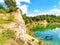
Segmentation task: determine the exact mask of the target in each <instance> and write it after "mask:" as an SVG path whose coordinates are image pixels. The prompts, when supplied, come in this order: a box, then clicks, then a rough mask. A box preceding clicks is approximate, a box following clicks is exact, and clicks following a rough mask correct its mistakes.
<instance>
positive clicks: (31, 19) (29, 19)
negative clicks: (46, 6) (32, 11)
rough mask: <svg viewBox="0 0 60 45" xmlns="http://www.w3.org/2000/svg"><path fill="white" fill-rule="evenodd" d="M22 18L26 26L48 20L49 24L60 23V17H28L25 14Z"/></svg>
mask: <svg viewBox="0 0 60 45" xmlns="http://www.w3.org/2000/svg"><path fill="white" fill-rule="evenodd" d="M22 16H23V19H24V21H25V23H26V24H28V23H32V22H38V21H44V20H46V21H47V22H48V23H54V22H57V23H60V16H56V15H48V14H46V15H38V16H34V17H28V16H26V14H23V15H22Z"/></svg>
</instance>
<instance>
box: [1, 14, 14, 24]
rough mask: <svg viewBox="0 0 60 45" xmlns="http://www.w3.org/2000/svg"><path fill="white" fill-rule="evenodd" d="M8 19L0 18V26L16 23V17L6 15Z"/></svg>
mask: <svg viewBox="0 0 60 45" xmlns="http://www.w3.org/2000/svg"><path fill="white" fill-rule="evenodd" d="M5 16H6V18H7V19H3V18H2V17H0V24H5V23H11V22H14V20H15V19H14V17H13V16H11V15H9V16H7V15H5Z"/></svg>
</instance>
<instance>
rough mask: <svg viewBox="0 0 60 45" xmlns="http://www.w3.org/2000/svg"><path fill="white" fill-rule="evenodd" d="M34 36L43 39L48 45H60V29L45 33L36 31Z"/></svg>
mask: <svg viewBox="0 0 60 45" xmlns="http://www.w3.org/2000/svg"><path fill="white" fill-rule="evenodd" d="M34 36H35V37H37V38H39V39H42V40H43V41H44V42H45V43H46V45H60V28H55V29H49V30H45V31H43V32H40V31H36V32H35V34H34ZM47 36H48V37H47ZM46 37H47V38H46Z"/></svg>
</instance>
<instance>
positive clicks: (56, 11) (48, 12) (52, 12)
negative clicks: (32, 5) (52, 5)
mask: <svg viewBox="0 0 60 45" xmlns="http://www.w3.org/2000/svg"><path fill="white" fill-rule="evenodd" d="M41 14H55V15H60V9H51V10H48V11H45V12H41V13H40V15H41Z"/></svg>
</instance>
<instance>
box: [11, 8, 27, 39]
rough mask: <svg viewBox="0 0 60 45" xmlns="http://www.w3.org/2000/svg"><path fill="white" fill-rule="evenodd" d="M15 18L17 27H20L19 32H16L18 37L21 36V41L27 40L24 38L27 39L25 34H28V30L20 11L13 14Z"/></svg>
mask: <svg viewBox="0 0 60 45" xmlns="http://www.w3.org/2000/svg"><path fill="white" fill-rule="evenodd" d="M12 14H13V16H14V18H15V23H16V25H17V26H18V29H17V30H18V31H17V30H16V32H17V33H16V35H17V36H18V37H19V36H20V39H21V40H25V39H24V37H25V33H26V28H25V22H24V20H23V18H22V13H21V11H20V9H17V11H16V12H13V13H12Z"/></svg>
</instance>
